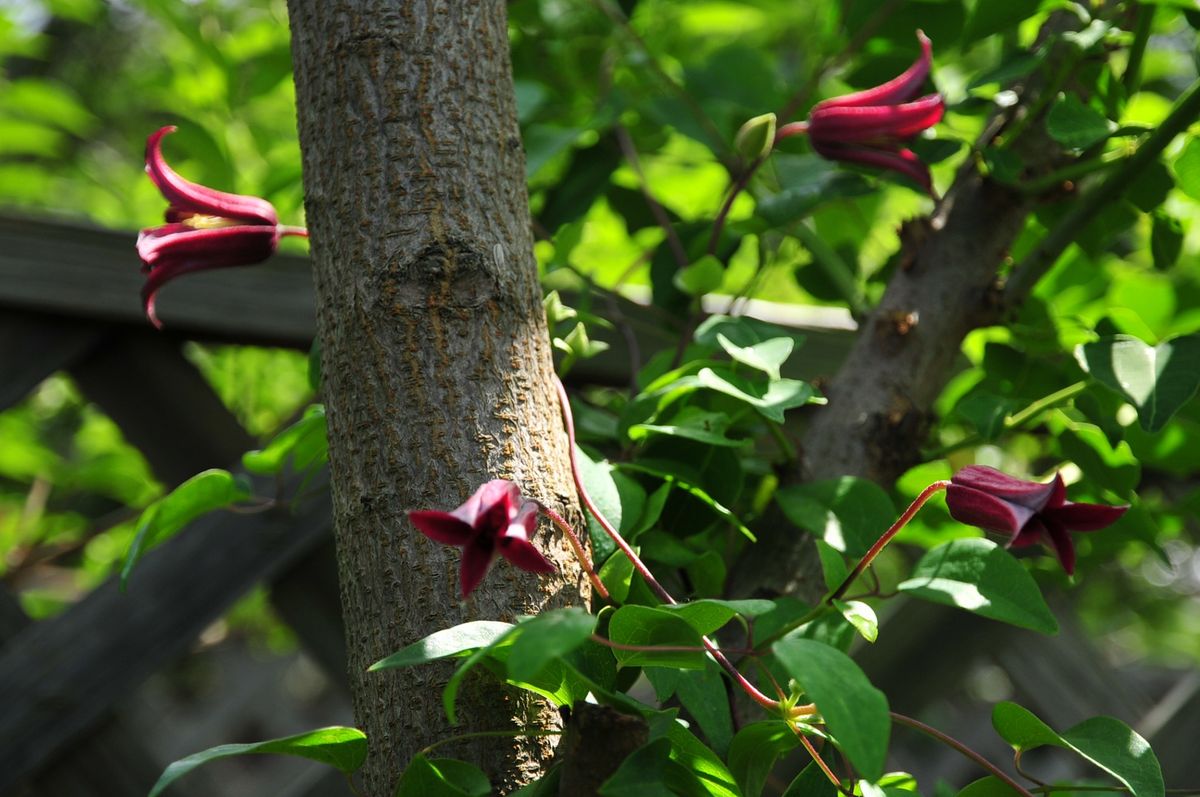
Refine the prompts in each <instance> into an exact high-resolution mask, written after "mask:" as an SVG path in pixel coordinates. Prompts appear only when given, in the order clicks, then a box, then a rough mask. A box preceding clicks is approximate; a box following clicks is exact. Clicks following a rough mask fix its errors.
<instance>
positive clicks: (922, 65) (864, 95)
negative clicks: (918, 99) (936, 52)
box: [821, 30, 933, 108]
mask: <svg viewBox="0 0 1200 797" xmlns="http://www.w3.org/2000/svg"><path fill="white" fill-rule="evenodd" d="M917 41H919V42H920V43H921V54H920V55H919V56H917V60H916V61H914V62H913V65H912V66H910V67H909V68H908V69H906V70H905V71H904V72H902V73H901V74H899V75H897V76H896V77H894V78H892V79H891V80H889V81H888V82H886V83H882V84H880V85H878V86H875V87H874V88H870V89H864V90H863V91H856V92H854V93H853V94H846V95H843V96H841V97H834V98H832V99H829V100H825V101H824V102H823V103H821V105H823V106H825V107H826V108H835V107H840V108H846V107H855V106H863V105H895V104H897V103H901V102H907V101H909V100H911V99H912V98H913V97H915V96H917V92H918V91H920V90H921V86H922V85H923V84H924V83H925V78H927V77H929V70H930V69H931V68H932V67H933V42H931V41H930V40H929V37H928V36H926V35H925V32H924V31H921V30H918V31H917Z"/></svg>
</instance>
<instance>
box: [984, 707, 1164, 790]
mask: <svg viewBox="0 0 1200 797" xmlns="http://www.w3.org/2000/svg"><path fill="white" fill-rule="evenodd" d="M992 725H993V726H994V727H995V728H996V732H997V733H999V734H1000V735H1001V736H1002V737H1003V738H1004V740H1005V741H1006V742H1008V743H1009V744H1011V745H1012V746H1013V747H1014V748H1016V749H1017V750H1018V751H1025V750H1030V749H1032V748H1035V747H1041V746H1043V745H1053V746H1055V747H1061V748H1063V749H1065V750H1071V751H1073V752H1075V753H1077V754H1078V755H1080V756H1082V757H1083V758H1085V759H1086V760H1088V761H1090V762H1091V763H1093V764H1095V765H1096V766H1098V767H1100V768H1101V769H1103V770H1104V771H1106V772H1108V773H1109V774H1110V775H1112V776H1113V777H1114V778H1116V779H1117V780H1118V781H1120V782H1121V784H1122V785H1124V786H1125V788H1127V789H1128V790H1129V791H1130V793H1131V794H1133V797H1163V795H1164V794H1165V788H1164V785H1163V777H1162V768H1161V767H1160V766H1159V763H1158V759H1157V758H1156V757H1155V756H1154V751H1152V750H1151V749H1150V745H1149V743H1148V742H1147V741H1146V740H1145V739H1143V738H1142V737H1141V736H1139V735H1138V734H1137V733H1136V732H1135V731H1134V730H1133V729H1132V728H1130V727H1129V726H1128V725H1126V724H1125V723H1123V722H1121V721H1120V720H1118V719H1114V718H1112V717H1092V718H1091V719H1086V720H1084V721H1083V722H1081V723H1079V724H1078V725H1076V726H1074V727H1073V728H1070V729H1069V730H1066V731H1063V732H1062V733H1061V734H1058V733H1055V731H1054V730H1053V729H1052V728H1050V726H1049V725H1047V724H1046V723H1044V722H1042V721H1041V720H1040V719H1038V718H1037V717H1036V716H1035V715H1034V714H1033V713H1032V712H1031V711H1029V710H1028V709H1026V708H1023V707H1021V706H1018V705H1017V704H1016V703H1008V702H1005V703H999V704H997V705H996V707H995V708H994V709H993V710H992Z"/></svg>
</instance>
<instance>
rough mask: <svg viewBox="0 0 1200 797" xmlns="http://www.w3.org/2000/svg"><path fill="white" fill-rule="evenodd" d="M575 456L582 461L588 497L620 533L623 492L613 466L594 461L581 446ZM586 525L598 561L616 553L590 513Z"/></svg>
mask: <svg viewBox="0 0 1200 797" xmlns="http://www.w3.org/2000/svg"><path fill="white" fill-rule="evenodd" d="M575 455H576V457H577V460H578V462H579V478H580V479H581V480H582V481H583V486H584V487H586V488H587V491H588V495H590V496H591V497H592V501H594V502H595V504H596V508H597V509H599V510H600V512H601V513H602V514H603V515H604V517H606V518H607V519H608V522H609V523H611V524H613V527H614V528H616V529H618V530H620V529H621V519H622V516H621V493H620V492H619V491H618V490H617V485H616V482H614V481H613V470H612V465H610V464H609V463H608V462H607V461H605V460H601V461H599V462H596V461H594V460H593V459H592V458H591V457H589V456H588V455H587V454H586V453H585V452H584V450H583V449H582V448H580V447H579V446H576V447H575ZM587 524H588V536H589V538H590V539H591V543H592V555H593V556H594V557H595V561H597V562H603V561H605V560H606V559H608V557H610V556H612V553H613V551H615V550H617V544H616V543H615V542H613V541H612V538H610V537H609V536H608V533H607V532H606V531H605V530H604V527H603V526H601V525H600V524H599V523H598V522H596V519H595V518H594V517H592V513H591V512H588V513H587Z"/></svg>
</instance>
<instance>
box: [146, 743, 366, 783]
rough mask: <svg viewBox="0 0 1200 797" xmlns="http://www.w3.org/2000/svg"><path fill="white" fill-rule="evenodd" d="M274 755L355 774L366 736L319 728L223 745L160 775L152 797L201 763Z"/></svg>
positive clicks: (360, 759)
mask: <svg viewBox="0 0 1200 797" xmlns="http://www.w3.org/2000/svg"><path fill="white" fill-rule="evenodd" d="M262 753H274V754H277V755H290V756H297V757H299V758H307V759H309V760H311V761H318V762H320V763H322V764H328V765H329V766H331V767H333V768H335V769H337V770H339V771H340V772H345V773H347V774H349V773H351V772H354V771H355V770H357V769H358V768H359V767H361V766H362V763H363V761H364V760H366V757H367V735H366V734H365V733H363V732H362V731H360V730H358V729H357V728H342V727H332V728H320V729H318V730H315V731H309V732H307V733H300V734H297V735H295V736H286V737H284V738H282V739H269V740H267V741H265V742H252V743H250V744H222V745H218V746H217V747H210V748H209V749H207V750H204V751H202V752H199V753H193V754H192V755H190V756H188V757H187V758H181V759H179V760H178V761H176V762H175V763H173V764H171V765H170V766H168V767H167V768H166V770H164V771H163V773H162V775H161V776H159V778H158V781H157V782H156V783H155V784H154V787H153V788H152V789H150V797H158V795H159V794H162V793H163V791H164V790H166V788H167V787H168V786H170V785H171V784H172V783H174V782H175V781H176V780H178V779H179V778H181V777H183V776H184V775H186V774H187V773H189V772H191V771H192V770H193V769H195V768H196V767H198V766H200V765H201V764H207V763H208V762H209V761H215V760H217V759H218V758H228V757H230V756H235V755H249V754H262Z"/></svg>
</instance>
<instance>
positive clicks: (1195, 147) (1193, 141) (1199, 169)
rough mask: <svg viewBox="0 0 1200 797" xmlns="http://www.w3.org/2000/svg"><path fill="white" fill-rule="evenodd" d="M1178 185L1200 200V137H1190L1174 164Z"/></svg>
mask: <svg viewBox="0 0 1200 797" xmlns="http://www.w3.org/2000/svg"><path fill="white" fill-rule="evenodd" d="M1172 167H1173V170H1174V172H1175V181H1176V185H1178V186H1179V190H1181V191H1183V193H1185V194H1187V195H1188V196H1190V197H1191V198H1192V199H1197V200H1200V138H1196V137H1195V136H1193V137H1191V138H1189V139H1188V141H1187V144H1185V145H1184V147H1183V152H1181V153H1179V157H1178V158H1176V159H1175V163H1173V164H1172Z"/></svg>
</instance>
